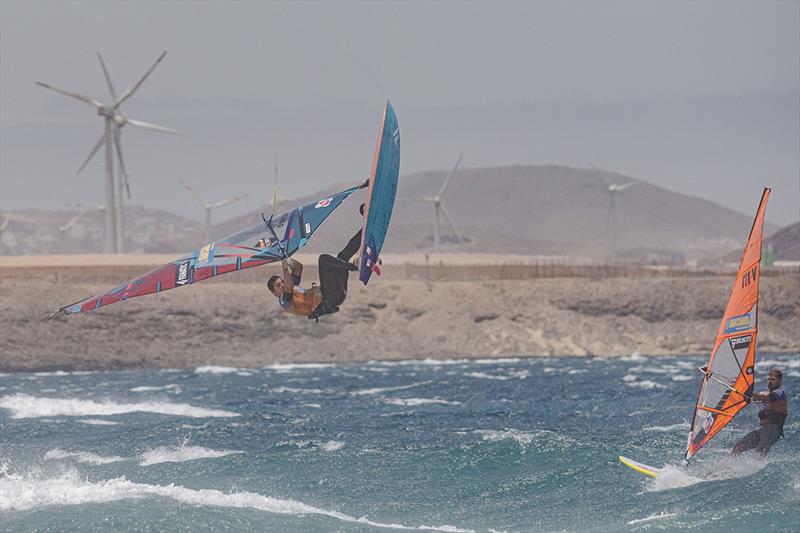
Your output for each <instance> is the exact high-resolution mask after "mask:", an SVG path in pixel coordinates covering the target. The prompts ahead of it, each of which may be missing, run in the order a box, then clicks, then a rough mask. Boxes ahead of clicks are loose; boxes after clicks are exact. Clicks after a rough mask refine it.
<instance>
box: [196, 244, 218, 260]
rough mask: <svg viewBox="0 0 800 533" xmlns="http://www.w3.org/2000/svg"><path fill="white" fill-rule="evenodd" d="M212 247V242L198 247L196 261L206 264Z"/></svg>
mask: <svg viewBox="0 0 800 533" xmlns="http://www.w3.org/2000/svg"><path fill="white" fill-rule="evenodd" d="M213 248H214V243H213V242H212V243H211V244H206V245H205V246H203V247H202V248H200V252H198V254H197V263H198V265H206V264H208V262H209V261H208V258H209V257H210V256H211V250H212V249H213Z"/></svg>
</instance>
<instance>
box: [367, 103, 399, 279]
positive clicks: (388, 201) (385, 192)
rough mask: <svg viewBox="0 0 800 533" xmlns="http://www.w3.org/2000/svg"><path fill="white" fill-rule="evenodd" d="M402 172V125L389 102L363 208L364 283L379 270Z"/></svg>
mask: <svg viewBox="0 0 800 533" xmlns="http://www.w3.org/2000/svg"><path fill="white" fill-rule="evenodd" d="M399 176H400V128H399V126H398V124H397V115H395V113H394V108H393V107H392V104H391V102H389V101H387V102H386V107H385V108H384V110H383V118H382V119H381V129H380V133H379V134H378V145H377V146H376V147H375V156H374V157H373V159H372V174H371V175H370V179H369V190H368V191H367V201H366V206H365V208H364V227H363V231H362V234H361V251H360V253H361V262H360V264H359V273H358V279H360V280H361V281H362V282H363V283H364V285H366V284H367V282H369V278H370V277H371V276H372V273H373V272H377V273H380V271H379V269H378V265H379V264H380V263H379V261H378V258H379V256H380V253H381V248H383V241H384V240H385V239H386V232H387V230H388V229H389V221H390V220H391V219H392V209H393V208H394V199H395V196H396V195H397V180H398V178H399Z"/></svg>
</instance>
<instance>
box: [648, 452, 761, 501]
mask: <svg viewBox="0 0 800 533" xmlns="http://www.w3.org/2000/svg"><path fill="white" fill-rule="evenodd" d="M767 464H768V463H767V461H766V460H764V459H762V458H759V457H754V456H752V455H750V456H748V455H742V456H740V457H737V458H736V459H730V458H729V457H728V456H727V454H725V455H724V456H723V458H722V459H721V460H716V461H709V462H706V463H702V464H698V465H696V466H695V467H693V468H691V469H690V470H686V469H684V468H682V467H678V466H674V465H666V466H665V467H664V468H662V469H661V472H659V474H658V477H656V478H655V479H654V480H653V482H652V483H651V484H650V485H649V486H648V489H647V490H649V491H651V492H659V491H662V490H670V489H676V488H682V487H688V486H690V485H695V484H697V483H707V482H710V481H718V480H725V479H735V478H741V477H747V476H751V475H753V474H755V473H756V472H758V471H760V470H762V469H763V468H764V467H766V466H767Z"/></svg>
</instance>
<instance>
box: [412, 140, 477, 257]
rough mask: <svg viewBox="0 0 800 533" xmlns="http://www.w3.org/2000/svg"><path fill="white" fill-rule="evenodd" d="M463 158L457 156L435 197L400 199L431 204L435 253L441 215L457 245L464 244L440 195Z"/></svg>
mask: <svg viewBox="0 0 800 533" xmlns="http://www.w3.org/2000/svg"><path fill="white" fill-rule="evenodd" d="M463 158H464V154H463V153H461V154H459V155H458V159H457V160H456V164H455V165H454V166H453V170H451V171H450V174H448V175H447V178H445V180H444V183H442V186H441V187H440V188H439V192H437V193H436V195H435V196H425V197H416V198H402V199H401V200H402V201H406V202H416V201H419V202H430V203H432V204H433V212H434V218H433V250H434V251H435V252H437V253H438V252H439V248H440V245H441V229H440V223H441V215H444V217H445V218H446V219H447V221H448V222H449V223H450V228H451V229H452V230H453V233H454V234H455V236H456V239H458V242H459V243H462V242H464V239H463V238H462V237H461V232H459V231H458V228H457V227H456V223H455V222H453V217H451V216H450V213H449V212H448V211H447V208H446V207H445V206H444V205H442V195H443V194H444V192H445V191H446V190H447V187H448V186H449V185H450V182H451V181H452V180H453V178H454V177H455V175H456V173H457V172H458V168H459V167H460V166H461V160H462V159H463Z"/></svg>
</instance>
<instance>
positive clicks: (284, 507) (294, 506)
mask: <svg viewBox="0 0 800 533" xmlns="http://www.w3.org/2000/svg"><path fill="white" fill-rule="evenodd" d="M2 481H3V482H2V483H0V511H3V512H7V511H26V510H30V509H39V508H42V507H48V506H52V505H83V504H93V503H108V502H115V501H121V500H134V499H139V498H143V497H148V496H158V497H162V498H171V499H173V500H176V501H179V502H182V503H186V504H189V505H193V506H197V507H227V508H239V509H254V510H257V511H264V512H268V513H276V514H286V515H320V516H327V517H329V518H333V519H336V520H340V521H343V522H351V523H357V524H364V525H367V526H371V527H377V528H388V529H406V530H427V531H449V532H456V533H469V532H470V531H471V530H467V529H461V528H456V527H454V526H448V525H443V526H425V525H419V526H405V525H402V524H384V523H381V522H375V521H373V520H369V519H368V518H366V517H361V518H356V517H353V516H349V515H346V514H343V513H340V512H338V511H328V510H325V509H321V508H319V507H314V506H311V505H307V504H305V503H303V502H299V501H296V500H283V499H278V498H272V497H269V496H264V495H262V494H258V493H254V492H245V491H241V492H224V491H221V490H216V489H199V490H197V489H191V488H188V487H184V486H181V485H175V484H170V485H150V484H145V483H136V482H133V481H129V480H128V479H126V478H125V477H118V478H113V479H108V480H104V481H87V480H85V479H81V478H80V476H79V475H78V473H77V472H74V471H72V472H68V473H66V474H64V475H62V476H60V477H57V478H50V479H41V478H36V477H34V476H20V475H16V474H11V475H8V474H5V475H4V476H3V478H2Z"/></svg>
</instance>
